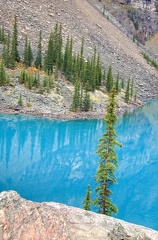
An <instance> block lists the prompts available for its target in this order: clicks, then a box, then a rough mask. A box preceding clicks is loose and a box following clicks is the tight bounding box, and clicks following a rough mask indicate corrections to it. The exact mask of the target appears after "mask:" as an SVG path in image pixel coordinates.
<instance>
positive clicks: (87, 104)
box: [82, 87, 91, 112]
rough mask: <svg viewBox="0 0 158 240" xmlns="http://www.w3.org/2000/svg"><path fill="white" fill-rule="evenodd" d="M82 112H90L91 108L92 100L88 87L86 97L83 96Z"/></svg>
mask: <svg viewBox="0 0 158 240" xmlns="http://www.w3.org/2000/svg"><path fill="white" fill-rule="evenodd" d="M82 102H83V103H82V105H83V107H82V110H83V111H85V112H87V111H89V109H90V107H91V100H90V94H89V92H88V87H86V88H85V91H84V96H83V101H82Z"/></svg>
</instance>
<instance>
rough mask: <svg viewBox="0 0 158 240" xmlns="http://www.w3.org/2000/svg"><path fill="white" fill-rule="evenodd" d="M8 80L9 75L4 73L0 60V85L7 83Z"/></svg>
mask: <svg viewBox="0 0 158 240" xmlns="http://www.w3.org/2000/svg"><path fill="white" fill-rule="evenodd" d="M9 82H10V77H9V75H8V74H7V73H6V70H5V67H4V64H3V62H0V86H4V85H8V84H9Z"/></svg>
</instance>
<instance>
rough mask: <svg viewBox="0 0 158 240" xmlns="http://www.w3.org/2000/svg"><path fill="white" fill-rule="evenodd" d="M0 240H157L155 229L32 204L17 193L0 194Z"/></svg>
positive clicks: (63, 208) (57, 205)
mask: <svg viewBox="0 0 158 240" xmlns="http://www.w3.org/2000/svg"><path fill="white" fill-rule="evenodd" d="M0 239H3V240H9V239H10V240H26V239H27V240H29V239H34V240H35V239H41V240H46V239H47V240H49V239H52V240H67V239H69V240H85V239H89V240H93V239H98V240H102V239H104V240H129V239H131V240H157V239H158V232H156V231H153V230H151V229H148V228H145V227H142V226H137V225H134V224H130V223H126V222H124V221H121V220H118V219H115V218H112V217H108V216H103V215H100V214H96V213H92V212H87V211H84V210H81V209H77V208H73V207H68V206H66V205H62V204H59V203H53V202H50V203H34V202H31V201H27V200H25V199H23V198H21V197H20V196H19V195H18V194H17V193H16V192H14V191H9V192H2V193H0Z"/></svg>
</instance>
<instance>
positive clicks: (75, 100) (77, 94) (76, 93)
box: [72, 79, 80, 112]
mask: <svg viewBox="0 0 158 240" xmlns="http://www.w3.org/2000/svg"><path fill="white" fill-rule="evenodd" d="M79 106H80V83H79V80H78V79H76V83H75V89H74V94H73V100H72V111H74V112H75V111H77V110H78V109H79Z"/></svg>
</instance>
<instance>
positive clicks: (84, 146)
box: [0, 101, 158, 230]
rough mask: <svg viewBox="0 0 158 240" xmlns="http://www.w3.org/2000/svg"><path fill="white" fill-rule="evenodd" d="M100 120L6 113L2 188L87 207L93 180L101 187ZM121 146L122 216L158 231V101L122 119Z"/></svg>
mask: <svg viewBox="0 0 158 240" xmlns="http://www.w3.org/2000/svg"><path fill="white" fill-rule="evenodd" d="M103 132H104V123H103V121H99V120H75V121H56V120H48V119H40V118H35V117H29V116H15V115H8V114H1V115H0V191H3V190H10V189H13V190H16V191H17V192H18V193H19V194H20V195H21V196H22V197H24V198H26V199H29V200H33V201H38V202H41V201H57V202H61V203H66V204H68V205H73V206H76V207H81V206H82V204H81V203H82V200H83V198H84V196H85V191H86V188H87V184H90V185H91V187H92V188H95V182H94V176H95V171H96V167H97V161H98V156H97V155H96V154H95V152H96V150H97V144H98V138H99V137H101V136H102V133H103ZM117 134H118V136H119V138H118V140H119V141H120V142H121V143H122V144H123V147H122V148H121V149H116V150H117V153H118V158H119V169H118V170H117V176H118V184H117V185H115V186H114V188H113V196H112V197H113V202H114V203H116V204H117V207H118V209H119V212H118V215H117V216H116V217H118V218H121V219H123V220H126V221H129V222H133V223H136V224H141V225H144V226H148V227H151V228H154V229H156V230H158V220H157V219H158V101H155V102H152V103H148V104H146V105H145V106H144V107H142V108H141V109H138V110H136V111H134V112H133V113H131V114H128V115H125V116H124V117H121V118H120V119H119V121H118V126H117Z"/></svg>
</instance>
